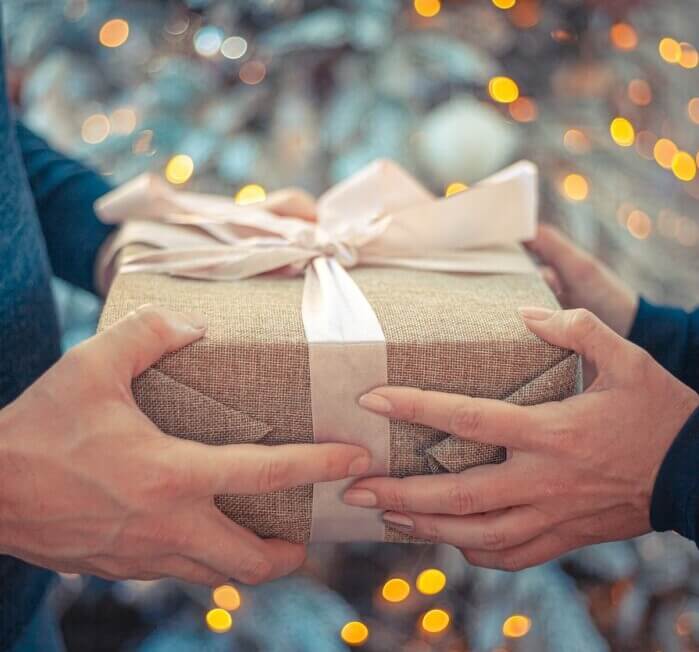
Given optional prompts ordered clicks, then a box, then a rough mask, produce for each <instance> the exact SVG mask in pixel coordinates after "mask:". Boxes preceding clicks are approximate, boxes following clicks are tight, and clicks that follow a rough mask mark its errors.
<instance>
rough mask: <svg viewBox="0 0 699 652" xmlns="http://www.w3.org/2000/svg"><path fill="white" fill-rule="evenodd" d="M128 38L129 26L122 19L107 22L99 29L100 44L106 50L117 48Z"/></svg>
mask: <svg viewBox="0 0 699 652" xmlns="http://www.w3.org/2000/svg"><path fill="white" fill-rule="evenodd" d="M128 38H129V24H128V23H127V22H126V21H125V20H124V19H123V18H113V19H112V20H108V21H107V22H106V23H105V24H104V25H102V27H101V28H100V35H99V39H100V43H101V44H102V45H104V47H106V48H118V47H119V46H120V45H124V43H126V40H127V39H128Z"/></svg>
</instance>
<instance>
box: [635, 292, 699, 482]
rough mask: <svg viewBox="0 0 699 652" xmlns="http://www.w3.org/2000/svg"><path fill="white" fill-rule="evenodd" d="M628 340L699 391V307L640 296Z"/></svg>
mask: <svg viewBox="0 0 699 652" xmlns="http://www.w3.org/2000/svg"><path fill="white" fill-rule="evenodd" d="M629 339H630V340H631V341H632V342H633V343H634V344H638V346H640V347H641V348H643V349H645V350H646V351H648V353H650V354H651V355H652V356H653V357H654V358H655V359H656V360H657V361H658V362H659V363H660V364H661V365H662V366H663V367H665V369H667V370H668V371H669V372H670V373H671V374H672V375H673V376H675V377H676V378H679V379H680V380H681V381H682V382H683V383H684V384H685V385H689V386H690V387H691V388H692V389H694V390H695V391H699V309H698V310H694V311H693V312H685V311H684V310H681V309H680V308H670V307H667V306H655V305H653V304H651V303H649V302H647V301H645V300H644V299H641V300H640V302H639V304H638V312H637V313H636V319H635V320H634V323H633V326H632V327H631V333H629ZM698 471H699V468H698Z"/></svg>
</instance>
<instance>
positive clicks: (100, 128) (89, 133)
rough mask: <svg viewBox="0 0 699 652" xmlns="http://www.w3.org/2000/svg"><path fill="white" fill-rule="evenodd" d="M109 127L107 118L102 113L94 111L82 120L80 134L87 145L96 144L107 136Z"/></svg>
mask: <svg viewBox="0 0 699 652" xmlns="http://www.w3.org/2000/svg"><path fill="white" fill-rule="evenodd" d="M110 129H111V125H110V123H109V118H108V117H107V116H106V115H104V114H103V113H95V114H94V115H91V116H89V117H88V118H86V119H85V121H84V122H83V124H82V127H81V129H80V136H81V137H82V139H83V140H84V141H85V142H86V143H88V144H89V145H96V144H97V143H101V142H102V141H103V140H104V139H105V138H106V137H107V136H109V131H110Z"/></svg>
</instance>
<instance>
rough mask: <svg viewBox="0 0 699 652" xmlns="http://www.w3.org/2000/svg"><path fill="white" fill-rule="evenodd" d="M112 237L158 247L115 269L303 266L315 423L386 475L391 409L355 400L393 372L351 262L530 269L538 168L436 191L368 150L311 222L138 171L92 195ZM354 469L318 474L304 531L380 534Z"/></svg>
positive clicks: (247, 271)
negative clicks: (352, 492) (352, 503)
mask: <svg viewBox="0 0 699 652" xmlns="http://www.w3.org/2000/svg"><path fill="white" fill-rule="evenodd" d="M96 209H97V212H98V215H99V216H100V218H101V219H102V220H103V221H104V222H107V223H121V224H123V227H122V229H121V230H120V232H119V233H118V235H117V236H116V237H115V239H114V241H113V242H112V245H111V254H112V255H116V254H117V253H118V252H119V251H120V250H121V249H123V247H124V246H126V245H127V244H135V243H142V244H146V245H150V246H151V247H154V249H151V250H149V251H146V252H144V253H137V254H132V255H129V256H127V257H124V258H123V259H122V261H121V266H120V268H119V271H120V272H121V273H133V272H144V273H161V274H168V275H172V276H180V277H186V278H195V279H206V280H219V281H230V280H239V279H245V278H250V277H252V276H257V275H260V274H264V273H266V272H273V271H275V270H281V269H284V270H285V271H287V272H288V271H289V270H291V272H292V273H299V274H300V273H301V272H304V273H305V285H304V292H303V300H302V306H301V312H302V318H303V324H304V330H305V334H306V338H307V340H308V345H309V364H310V378H311V401H312V412H313V436H314V440H315V441H316V442H327V441H336V442H337V441H340V442H346V443H351V444H357V445H360V446H364V447H365V448H367V449H368V450H369V451H370V452H371V454H372V460H373V463H372V468H371V469H370V470H369V473H368V475H387V474H388V473H389V471H390V465H389V462H390V460H389V443H390V442H389V439H390V436H389V422H388V420H387V419H385V418H383V417H380V416H377V415H374V414H370V413H369V412H367V411H365V410H362V409H360V408H359V407H358V406H357V398H358V397H359V396H360V395H361V394H363V393H364V392H366V391H368V390H370V389H372V388H373V387H377V386H380V385H385V384H386V383H387V382H388V373H387V359H386V341H385V337H384V333H383V330H382V328H381V324H380V323H379V320H378V318H377V317H376V314H375V313H374V311H373V309H372V307H371V305H370V304H369V302H368V301H367V300H366V298H365V297H364V295H363V294H362V292H361V290H360V289H359V287H358V286H357V285H356V284H355V282H354V281H353V280H352V277H351V276H350V274H348V273H347V272H346V271H345V269H346V268H352V267H356V266H393V267H405V268H411V269H419V270H430V271H440V272H457V273H469V272H470V273H500V274H502V273H527V272H533V271H534V270H535V268H534V266H533V264H532V263H531V261H530V260H529V259H528V258H527V256H526V255H524V254H523V252H522V248H521V246H520V245H519V243H520V242H523V241H526V240H530V239H532V238H533V237H534V235H535V230H536V222H537V170H536V167H535V166H534V164H532V163H530V162H528V161H520V162H519V163H515V164H514V165H512V166H510V167H508V168H506V169H504V170H502V171H500V172H498V173H497V174H495V175H493V176H491V177H489V178H488V179H486V180H484V181H482V182H480V183H479V184H478V185H476V186H473V187H472V188H470V189H469V190H467V191H464V192H461V193H457V194H455V195H452V196H450V197H444V198H435V197H434V196H433V195H432V194H431V193H430V192H429V191H427V190H426V189H425V188H423V187H422V186H421V185H420V184H419V183H418V182H417V181H415V179H413V178H412V177H411V176H410V175H409V174H408V173H407V172H405V171H404V170H403V169H401V168H400V167H399V166H398V165H396V164H395V163H393V162H391V161H376V162H374V163H372V164H370V165H369V166H367V167H366V168H364V169H362V170H360V171H359V172H358V173H356V174H354V175H353V176H351V177H350V178H348V179H347V180H345V181H343V182H342V183H339V184H338V185H336V186H334V187H333V188H331V189H330V190H328V191H327V192H326V193H325V194H323V195H322V196H321V197H320V199H318V201H317V204H316V215H317V222H315V223H314V222H308V221H305V220H301V219H298V218H294V217H283V216H282V217H280V216H278V215H275V214H274V213H272V212H270V211H268V210H265V208H264V205H255V204H252V205H248V206H239V205H237V204H236V203H235V201H234V200H233V199H232V198H228V197H222V196H217V195H205V194H200V193H192V192H181V191H176V190H175V189H174V188H172V187H171V186H170V185H168V184H167V183H165V182H164V181H162V180H161V179H160V178H158V177H155V176H153V175H149V174H146V175H142V176H139V177H137V178H136V179H134V180H132V181H130V182H128V183H126V184H125V185H123V186H121V187H119V188H117V189H115V190H113V191H112V192H110V193H109V194H107V195H105V196H104V197H102V198H101V199H100V200H98V202H97V204H96ZM349 482H350V481H347V480H342V481H338V482H329V483H319V484H316V485H315V487H314V492H313V511H312V528H311V540H312V541H353V540H355V541H356V540H363V541H382V540H383V538H384V525H383V522H382V520H381V515H380V512H378V511H376V510H365V509H362V508H357V507H349V506H347V505H345V504H344V503H343V502H342V499H341V496H342V493H343V491H344V490H345V489H346V487H347V486H348V484H349Z"/></svg>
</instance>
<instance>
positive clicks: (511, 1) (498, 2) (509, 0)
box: [493, 0, 517, 9]
mask: <svg viewBox="0 0 699 652" xmlns="http://www.w3.org/2000/svg"><path fill="white" fill-rule="evenodd" d="M493 4H494V5H495V6H496V7H497V8H498V9H512V7H514V6H515V4H517V0H493Z"/></svg>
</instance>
